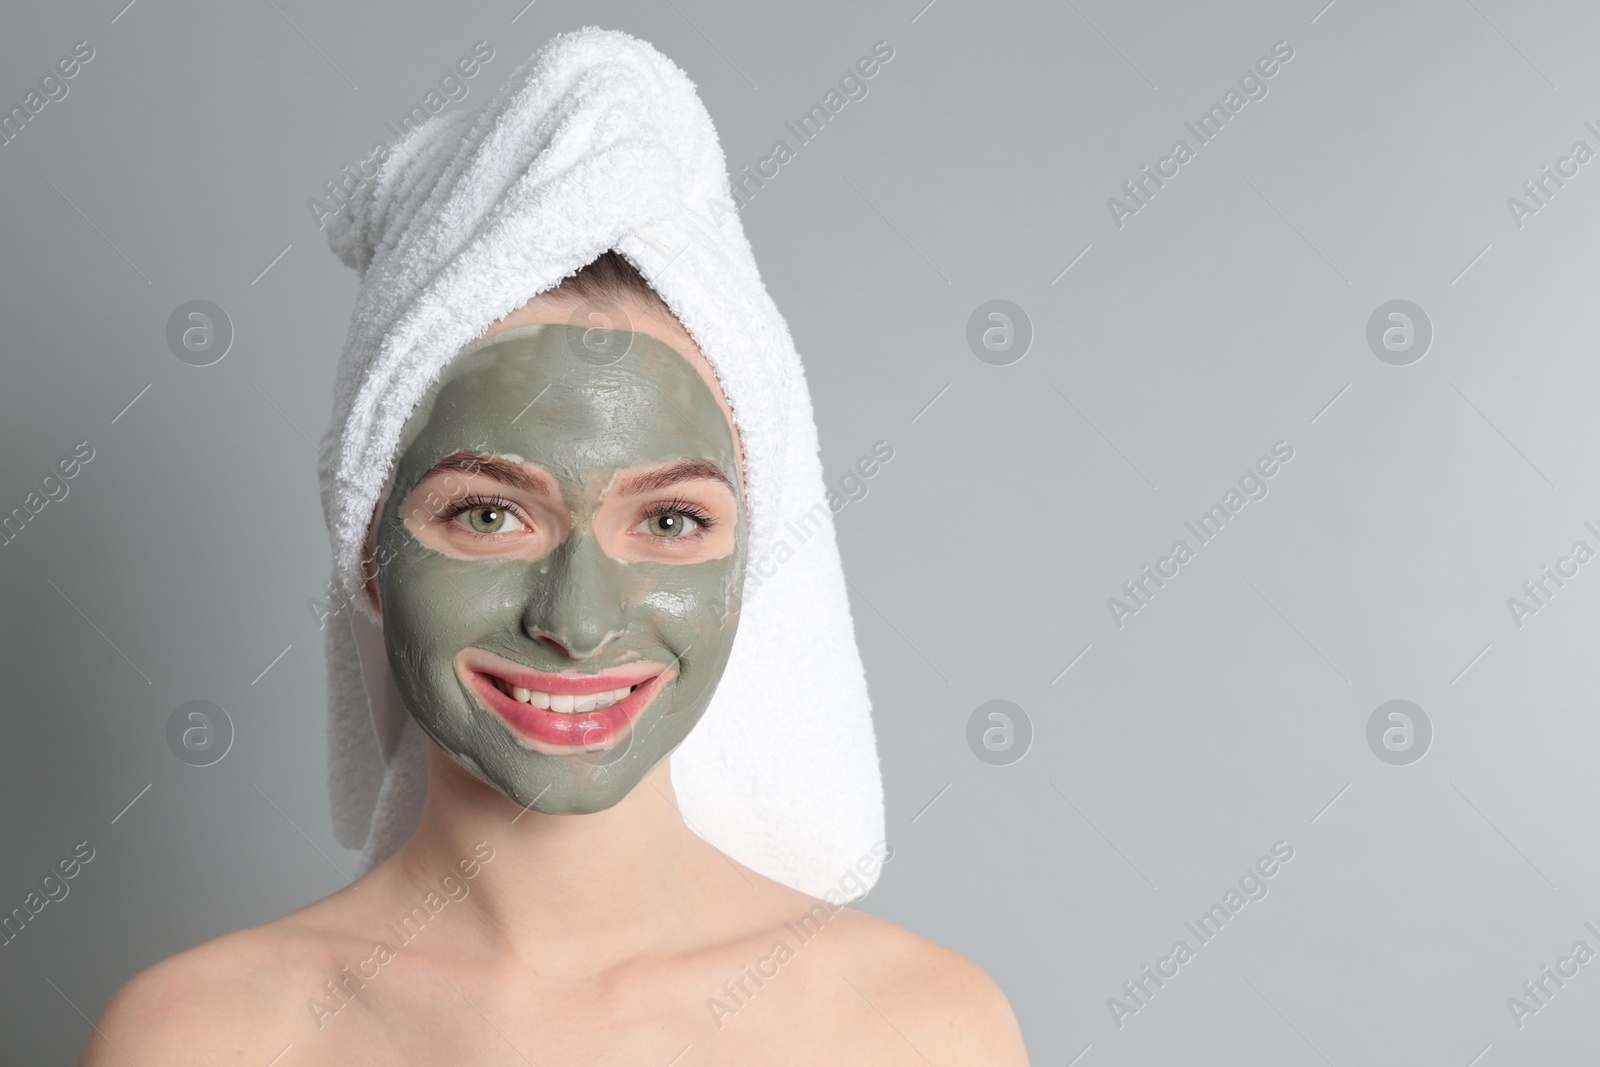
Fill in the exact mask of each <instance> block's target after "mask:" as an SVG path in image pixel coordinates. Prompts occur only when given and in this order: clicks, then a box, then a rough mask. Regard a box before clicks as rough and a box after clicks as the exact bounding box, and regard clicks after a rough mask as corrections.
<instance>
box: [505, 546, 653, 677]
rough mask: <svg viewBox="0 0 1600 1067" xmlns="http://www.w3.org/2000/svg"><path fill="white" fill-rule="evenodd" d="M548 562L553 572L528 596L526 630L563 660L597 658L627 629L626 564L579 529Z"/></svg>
mask: <svg viewBox="0 0 1600 1067" xmlns="http://www.w3.org/2000/svg"><path fill="white" fill-rule="evenodd" d="M547 559H548V561H549V571H548V572H547V573H545V574H542V575H539V576H538V579H537V582H536V586H537V588H536V589H535V590H534V591H533V595H531V596H530V597H529V598H528V607H527V609H526V610H525V612H524V614H523V619H522V626H523V629H524V630H526V631H527V633H528V636H529V637H532V638H533V639H534V640H535V641H539V642H541V643H543V644H546V645H549V646H551V647H553V648H555V649H556V650H557V651H559V652H560V653H561V654H562V655H564V656H567V657H569V658H571V659H578V660H583V659H593V658H594V657H595V656H598V655H600V653H602V652H604V651H605V649H606V648H607V646H609V645H610V644H611V642H613V641H615V640H616V639H617V638H618V637H621V636H622V633H623V631H624V630H625V629H626V628H627V605H626V603H625V602H624V600H623V587H622V573H621V569H622V567H623V564H621V563H618V562H617V561H616V560H613V559H611V558H610V557H609V556H607V555H606V554H605V552H604V551H602V550H601V548H600V546H599V545H598V544H596V543H595V541H594V539H593V538H592V537H589V536H588V535H587V534H585V533H583V532H579V531H574V533H573V535H572V536H571V537H569V538H568V539H567V541H566V543H565V544H563V545H561V546H560V547H558V548H557V549H556V550H555V551H554V552H553V553H551V555H550V556H549V557H547Z"/></svg>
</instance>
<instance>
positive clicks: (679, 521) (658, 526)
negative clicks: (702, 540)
mask: <svg viewBox="0 0 1600 1067" xmlns="http://www.w3.org/2000/svg"><path fill="white" fill-rule="evenodd" d="M644 528H645V530H646V531H648V532H649V533H651V534H653V535H654V536H656V537H682V536H683V535H684V534H686V533H693V532H694V531H695V530H697V529H699V528H700V524H699V523H698V522H696V521H695V520H694V519H693V518H692V517H691V516H689V515H687V514H685V513H684V512H681V511H664V512H662V513H661V514H659V515H652V516H650V517H649V518H648V519H646V520H644Z"/></svg>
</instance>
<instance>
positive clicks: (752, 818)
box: [319, 28, 884, 895]
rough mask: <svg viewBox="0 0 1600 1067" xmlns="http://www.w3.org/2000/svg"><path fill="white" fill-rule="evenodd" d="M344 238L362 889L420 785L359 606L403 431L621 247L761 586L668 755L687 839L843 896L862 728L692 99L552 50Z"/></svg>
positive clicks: (795, 371)
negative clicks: (470, 351) (694, 359)
mask: <svg viewBox="0 0 1600 1067" xmlns="http://www.w3.org/2000/svg"><path fill="white" fill-rule="evenodd" d="M328 242H329V244H330V245H331V246H332V248H333V250H334V251H335V252H337V253H338V255H339V257H340V258H341V259H343V260H344V262H345V263H346V264H348V265H349V266H351V267H353V268H354V269H355V270H356V272H357V274H358V275H359V277H360V278H361V288H360V291H359V293H358V294H357V297H356V308H355V314H354V317H353V319H352V321H351V324H350V333H349V336H348V338H347V340H346V343H345V349H344V355H343V358H342V360H341V362H340V367H339V373H338V377H337V381H336V385H335V394H334V410H333V421H332V424H331V425H330V426H329V428H328V432H327V434H326V436H325V438H324V441H323V452H324V459H323V462H322V464H321V467H320V470H319V473H320V475H321V479H322V501H323V509H324V511H325V513H326V515H327V520H328V529H329V533H330V535H331V537H332V540H333V559H334V568H333V569H334V579H335V581H336V582H337V583H338V585H339V586H340V587H342V589H343V591H344V593H345V595H346V597H347V598H348V599H349V600H350V601H351V602H353V603H355V604H356V605H357V608H356V610H353V611H345V612H343V613H341V614H340V615H338V616H336V617H335V618H333V619H332V620H331V621H330V624H329V628H328V637H327V655H328V698H329V705H330V707H329V724H328V740H329V749H330V751H329V788H330V793H331V795H332V801H333V814H334V825H335V828H336V830H337V833H338V836H339V840H340V841H341V842H343V843H344V844H345V845H346V846H347V847H350V848H356V847H361V848H362V849H363V870H365V869H368V868H370V867H371V866H372V865H373V864H375V863H377V862H378V861H380V860H381V859H383V858H384V857H385V856H387V855H389V854H390V853H391V852H393V851H394V850H395V849H396V848H398V847H399V846H400V845H401V844H402V843H404V841H405V839H406V838H407V837H409V836H410V834H411V833H412V831H413V830H414V829H415V827H416V824H417V819H418V816H419V814H420V812H421V805H422V799H423V795H424V792H425V787H426V779H427V772H426V766H425V763H424V759H423V751H424V750H423V740H422V733H421V730H420V729H419V728H418V727H417V726H416V724H415V722H414V721H413V720H412V719H411V717H410V716H409V714H407V713H406V711H405V709H404V707H403V706H402V704H401V702H400V699H399V694H398V691H397V689H396V686H395V682H394V679H393V676H392V675H391V673H390V670H389V666H388V662H387V659H386V657H385V655H384V647H383V634H382V628H381V624H380V623H379V622H378V621H377V620H376V619H375V618H374V616H373V615H372V614H371V612H370V609H369V608H368V607H367V603H366V600H365V598H364V597H363V596H360V595H359V592H360V585H361V576H360V559H361V555H362V553H363V551H364V547H365V542H366V535H367V530H368V524H369V522H370V521H371V519H372V517H373V509H374V507H375V506H376V504H377V502H378V499H379V495H380V493H381V492H382V489H383V486H384V483H385V481H386V479H387V476H388V473H389V470H390V465H391V463H392V462H393V460H394V458H395V450H396V447H397V443H398V441H399V438H400V433H401V429H402V427H403V426H404V424H405V421H406V419H407V417H408V416H409V415H410V413H411V412H412V410H413V408H414V407H415V405H416V404H417V402H418V401H419V400H420V399H421V397H422V396H423V394H424V392H425V391H426V390H427V388H428V386H429V385H430V384H431V383H432V382H433V381H434V380H436V379H437V377H438V375H439V373H440V371H441V370H442V369H443V368H444V366H445V364H446V363H448V362H449V360H450V359H451V358H452V357H453V356H454V355H455V354H456V353H457V352H458V351H459V350H460V349H461V348H462V347H463V346H464V345H466V344H467V343H468V342H470V341H472V340H474V339H476V338H478V337H481V336H482V335H483V334H484V333H485V331H486V330H487V328H488V327H489V325H490V324H491V323H493V322H494V321H496V320H498V319H500V318H501V317H503V316H505V315H506V314H507V313H508V312H510V311H512V310H514V309H515V308H518V307H520V306H521V305H522V304H524V303H526V302H527V301H528V299H529V298H531V297H533V296H535V295H537V294H538V293H541V292H544V291H546V290H548V289H550V288H552V287H553V286H555V285H556V284H557V283H558V282H560V281H561V279H562V278H564V277H567V276H569V275H571V274H573V273H574V272H576V271H577V270H578V269H579V268H581V267H583V266H584V265H585V264H587V263H589V262H591V261H593V260H594V259H595V258H596V257H597V256H599V255H600V254H601V253H603V252H605V251H607V250H608V249H616V250H617V251H618V252H620V253H621V254H622V255H624V256H625V257H627V259H628V260H629V261H630V262H632V263H633V264H634V266H635V267H637V268H638V269H639V271H640V273H642V274H643V275H644V277H645V278H646V279H647V280H648V281H649V282H650V284H651V285H652V286H653V287H654V288H655V290H656V291H657V292H658V293H660V295H661V296H662V298H663V299H664V300H665V301H666V302H667V304H668V306H670V307H671V308H672V310H673V311H674V312H675V313H676V314H677V316H678V318H679V319H680V320H681V321H682V322H683V325H684V326H685V327H686V328H687V329H688V331H689V333H690V334H691V335H692V336H693V337H694V338H695V340H696V341H697V342H698V343H699V345H700V348H701V350H702V351H703V352H704V353H705V355H706V357H707V358H708V359H709V360H710V362H711V365H712V366H713V367H714V368H715V370H716V373H717V376H718V378H719V380H720V381H721V383H722V387H723V391H724V392H725V393H726V395H727V397H728V401H729V404H730V405H731V406H732V408H733V412H734V419H735V421H736V423H737V424H738V427H739V431H740V434H741V436H742V440H743V446H744V458H745V479H746V488H747V505H748V514H749V519H750V531H749V548H750V561H751V563H750V572H749V575H748V577H747V579H746V583H745V599H744V605H743V613H742V617H741V621H740V624H739V631H738V636H737V638H736V639H735V642H734V647H733V651H732V654H731V657H730V660H729V663H728V667H727V671H726V673H725V675H724V676H723V679H722V682H721V685H720V686H719V688H718V689H717V692H716V695H715V696H714V698H713V699H712V702H711V705H710V708H709V709H708V710H707V712H706V715H705V717H704V718H703V719H702V720H701V722H700V724H699V725H698V726H697V727H696V728H695V730H694V731H693V732H692V733H691V734H690V736H689V738H688V740H687V741H685V742H684V743H683V745H682V746H680V748H679V749H678V751H677V752H676V753H675V754H674V755H673V758H672V770H673V782H674V785H675V786H676V788H677V793H678V798H679V801H680V805H681V809H682V812H683V815H684V818H685V819H686V821H687V822H688V824H689V825H690V826H691V827H692V828H694V830H695V831H696V832H697V833H699V834H700V835H701V836H702V837H704V838H705V839H706V840H708V841H710V842H711V843H712V844H713V845H716V846H717V847H718V848H720V849H721V850H722V851H724V852H726V853H727V854H729V855H730V856H732V857H733V858H735V859H737V860H739V861H740V862H742V863H744V864H747V865H748V866H750V867H752V868H754V869H755V870H757V871H760V872H761V873H763V874H766V875H768V876H769V877H772V878H774V879H777V880H778V881H781V882H784V883H786V884H788V885H790V886H793V887H794V888H796V889H799V890H801V891H803V892H807V893H811V894H814V895H821V894H822V893H824V892H826V891H828V890H830V889H836V887H837V886H838V883H839V881H840V879H841V878H843V877H844V876H845V874H846V872H849V871H851V870H853V869H854V867H855V864H856V862H857V860H858V859H860V858H861V857H864V856H870V855H871V850H872V846H873V845H874V844H875V843H876V842H878V841H881V840H882V839H883V837H884V825H883V819H884V812H883V783H882V778H881V776H880V774H879V770H878V759H877V748H876V742H875V739H874V736H873V730H872V719H871V706H870V703H869V700H868V697H867V687H866V679H865V675H864V672H863V670H862V666H861V657H860V652H859V651H858V649H857V648H856V642H855V631H854V627H853V625H852V622H851V619H850V606H849V600H848V598H847V596H846V593H845V583H844V574H843V570H842V568H841V566H840V562H839V553H838V547H837V544H836V542H835V538H834V529H833V516H832V513H831V511H830V510H829V509H828V507H827V505H826V503H825V502H824V487H823V479H822V467H821V463H820V461H819V459H818V454H817V452H818V445H817V429H816V423H815V421H814V420H813V417H812V410H811V397H810V393H809V391H808V389H807V387H806V381H805V374H804V371H803V369H802V368H801V365H800V357H799V355H798V354H797V353H796V352H795V348H794V342H793V340H792V339H791V338H790V336H789V329H788V327H787V325H785V323H784V321H783V317H782V316H781V315H780V314H779V313H778V309H777V308H776V307H775V306H774V304H773V303H772V299H771V298H770V297H769V296H768V295H767V291H766V288H765V287H764V286H763V285H762V283H761V278H760V275H759V273H758V272H757V270H756V264H755V260H754V258H753V256H752V255H751V252H750V246H749V242H748V241H747V240H746V239H745V236H744V230H743V227H741V226H740V224H739V219H738V215H737V213H736V211H735V208H734V205H733V201H732V199H731V197H730V196H729V190H728V179H727V168H726V161H725V159H724V157H723V154H722V149H721V146H720V145H719V144H718V142H717V135H716V131H715V130H714V129H713V128H712V125H711V119H710V116H708V115H707V114H706V110H705V107H704V105H702V104H701V102H700V99H699V97H698V96H697V95H696V93H695V90H694V86H693V84H692V83H691V82H690V81H689V79H688V78H687V77H686V76H685V75H684V73H683V72H682V71H681V70H679V69H678V68H677V67H676V66H675V65H674V64H673V63H672V62H671V61H670V60H668V59H667V58H666V57H664V56H662V55H661V54H660V53H659V52H657V51H656V50H655V49H654V48H652V47H651V46H650V45H648V44H646V43H644V42H643V41H639V40H636V39H634V38H632V37H629V36H627V35H626V34H622V33H616V32H608V31H603V30H598V29H593V28H589V29H584V30H579V31H577V32H575V33H569V34H565V35H563V36H561V37H558V38H556V39H555V40H553V41H551V42H550V43H549V44H548V45H546V46H545V47H544V48H543V49H541V50H540V51H539V52H538V53H537V54H536V55H534V56H533V57H532V58H531V59H529V60H528V61H527V62H525V63H523V64H522V65H521V66H519V67H518V68H517V69H516V70H515V71H514V72H513V73H512V74H511V77H510V78H509V79H508V80H507V82H506V83H505V84H504V85H502V86H501V87H500V89H499V91H498V92H497V93H496V94H495V96H494V98H493V99H491V100H489V101H487V102H486V103H485V104H484V105H483V106H482V107H481V108H479V109H478V110H476V111H463V112H455V113H452V114H450V115H447V116H442V117H440V118H436V119H434V120H432V121H431V122H429V123H428V124H427V125H425V126H423V127H422V128H421V129H420V130H418V131H417V132H416V133H414V134H412V135H411V136H409V137H408V138H407V139H406V140H405V141H404V142H402V143H401V144H399V145H397V146H396V147H395V148H394V149H393V150H392V151H391V152H390V154H389V156H388V157H387V158H386V159H385V160H384V162H383V164H382V165H381V168H380V169H379V171H378V173H377V175H376V177H375V178H374V179H373V180H372V181H371V182H369V183H367V184H366V185H364V186H363V187H361V188H360V189H359V190H358V191H357V193H356V194H355V196H354V197H353V199H352V201H351V203H350V205H349V206H348V208H347V209H346V210H345V211H343V212H341V213H340V214H339V215H338V216H337V217H336V218H335V220H334V221H333V223H332V224H331V226H330V232H329V239H328ZM791 556H792V558H791ZM857 877H859V875H857ZM873 880H875V879H873V878H869V879H866V881H868V882H871V881H873Z"/></svg>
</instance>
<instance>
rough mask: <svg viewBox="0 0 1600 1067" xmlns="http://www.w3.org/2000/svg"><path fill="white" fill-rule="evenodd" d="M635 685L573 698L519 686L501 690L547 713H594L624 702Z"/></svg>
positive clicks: (572, 696) (569, 695)
mask: <svg viewBox="0 0 1600 1067" xmlns="http://www.w3.org/2000/svg"><path fill="white" fill-rule="evenodd" d="M637 688H639V687H638V686H637V685H625V686H622V687H621V688H620V689H608V690H606V691H604V692H601V693H590V694H588V695H587V696H575V695H573V694H571V693H565V694H552V693H541V692H539V691H538V690H537V689H524V688H522V687H521V686H520V685H513V686H506V685H502V686H501V689H502V690H505V691H508V692H509V694H510V696H511V698H512V699H513V700H518V701H521V702H522V703H524V704H531V705H532V706H533V707H536V708H540V709H543V710H548V711H558V712H562V713H566V714H571V713H574V712H584V711H594V710H595V709H596V708H609V707H610V706H611V705H613V704H615V703H617V702H618V701H620V700H626V699H627V698H628V695H629V694H630V693H632V692H633V691H634V690H635V689H637Z"/></svg>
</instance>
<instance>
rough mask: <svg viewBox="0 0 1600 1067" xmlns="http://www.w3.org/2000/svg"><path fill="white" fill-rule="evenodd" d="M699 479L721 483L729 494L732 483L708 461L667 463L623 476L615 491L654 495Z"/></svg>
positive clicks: (624, 494)
mask: <svg viewBox="0 0 1600 1067" xmlns="http://www.w3.org/2000/svg"><path fill="white" fill-rule="evenodd" d="M701 478H709V479H711V480H712V481H717V482H721V483H722V484H723V485H725V486H727V487H728V490H729V491H730V492H731V491H732V490H733V483H732V482H730V481H729V480H728V476H727V475H726V474H724V473H723V471H722V468H721V467H719V466H717V465H716V464H715V463H712V462H711V461H710V460H708V459H682V460H679V461H678V462H676V463H669V464H668V465H666V466H665V467H657V468H656V469H655V470H652V471H644V472H642V473H639V474H624V475H623V476H622V477H621V478H619V479H617V484H616V486H615V491H616V492H618V493H621V494H622V495H623V496H634V495H638V494H642V493H654V492H658V491H660V490H662V489H665V488H667V486H669V485H677V484H678V483H679V482H692V481H695V480H697V479H701Z"/></svg>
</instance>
